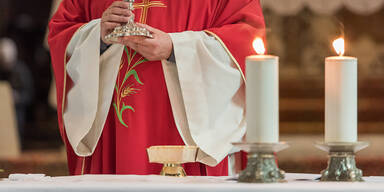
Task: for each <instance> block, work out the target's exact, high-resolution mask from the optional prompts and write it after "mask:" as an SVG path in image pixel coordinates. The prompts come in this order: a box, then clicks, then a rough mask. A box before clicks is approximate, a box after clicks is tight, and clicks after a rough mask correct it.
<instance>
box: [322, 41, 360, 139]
mask: <svg viewBox="0 0 384 192" xmlns="http://www.w3.org/2000/svg"><path fill="white" fill-rule="evenodd" d="M334 46H335V49H336V51H337V52H338V53H339V55H340V56H336V57H328V58H326V60H325V142H356V141H357V58H355V57H344V56H342V55H343V54H344V40H343V39H338V40H336V41H335V42H334Z"/></svg>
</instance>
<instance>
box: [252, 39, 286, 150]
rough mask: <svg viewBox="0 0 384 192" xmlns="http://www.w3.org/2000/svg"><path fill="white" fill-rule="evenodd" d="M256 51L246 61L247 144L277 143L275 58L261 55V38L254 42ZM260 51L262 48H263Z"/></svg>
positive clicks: (276, 77) (276, 74)
mask: <svg viewBox="0 0 384 192" xmlns="http://www.w3.org/2000/svg"><path fill="white" fill-rule="evenodd" d="M254 47H255V50H256V52H258V53H259V54H261V55H253V56H249V57H247V58H246V75H247V88H246V98H247V99H246V103H247V114H246V116H247V133H246V140H247V142H257V143H277V142H279V65H278V63H279V58H278V57H276V56H271V55H263V54H264V52H265V48H264V44H263V42H262V40H261V39H256V40H255V42H254ZM263 48H264V49H263Z"/></svg>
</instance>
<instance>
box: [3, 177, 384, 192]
mask: <svg viewBox="0 0 384 192" xmlns="http://www.w3.org/2000/svg"><path fill="white" fill-rule="evenodd" d="M319 176H320V175H316V174H292V173H291V174H287V175H286V180H287V182H284V183H275V184H242V183H237V181H236V179H235V178H234V177H185V178H174V177H163V176H157V175H148V176H138V175H83V176H70V177H39V176H36V177H33V176H31V177H29V178H28V179H20V180H17V179H14V181H11V180H9V179H4V180H2V181H0V192H21V191H23V192H35V191H36V192H37V191H39V192H40V191H45V192H62V191H63V192H64V191H65V192H67V191H71V192H78V191H79V192H80V191H82V192H84V191H92V192H104V191H108V192H114V191H126V192H130V191H141V192H150V191H155V192H157V191H159V192H160V191H161V192H163V191H164V192H165V191H175V192H176V191H177V192H182V191H186V192H188V191H199V192H205V191H206V192H214V191H220V192H225V191H228V192H229V191H230V192H232V191H236V192H247V191H260V192H264V191H266V192H267V191H268V192H272V191H273V192H274V191H276V192H278V191H285V192H299V191H310V192H317V191H319V192H320V191H321V192H324V191H326V192H331V191H334V192H337V191H356V192H357V191H372V192H373V191H382V190H383V189H384V177H365V178H364V180H365V182H355V183H349V182H319V181H318V180H317V178H319Z"/></svg>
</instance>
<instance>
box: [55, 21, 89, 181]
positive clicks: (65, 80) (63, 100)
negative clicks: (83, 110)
mask: <svg viewBox="0 0 384 192" xmlns="http://www.w3.org/2000/svg"><path fill="white" fill-rule="evenodd" d="M86 24H87V23H85V24H83V25H82V26H80V27H79V28H78V29H77V30H76V31H75V33H73V35H72V38H73V37H74V36H75V35H76V33H77V32H79V30H80V29H82V28H83V27H84V26H85V25H86ZM72 38H71V40H69V42H68V44H67V46H66V47H65V50H64V77H63V78H64V82H63V83H64V85H63V98H62V103H61V121H62V123H63V131H65V136H66V137H67V140H68V143H69V139H68V136H67V134H66V130H65V124H64V107H65V99H66V96H67V95H66V91H67V89H66V88H67V50H68V46H69V44H70V43H71V41H72ZM69 145H71V143H69ZM65 148H66V150H68V149H67V145H65ZM73 150H74V149H73ZM75 154H76V152H75ZM84 164H85V157H84V159H83V165H82V169H81V174H82V175H83V173H84Z"/></svg>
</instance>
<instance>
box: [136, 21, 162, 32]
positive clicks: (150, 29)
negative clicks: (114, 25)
mask: <svg viewBox="0 0 384 192" xmlns="http://www.w3.org/2000/svg"><path fill="white" fill-rule="evenodd" d="M136 24H137V25H138V26H139V27H143V28H146V29H147V30H148V31H149V32H151V33H158V32H162V31H160V30H158V29H156V28H153V27H151V26H149V25H146V24H142V23H136Z"/></svg>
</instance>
